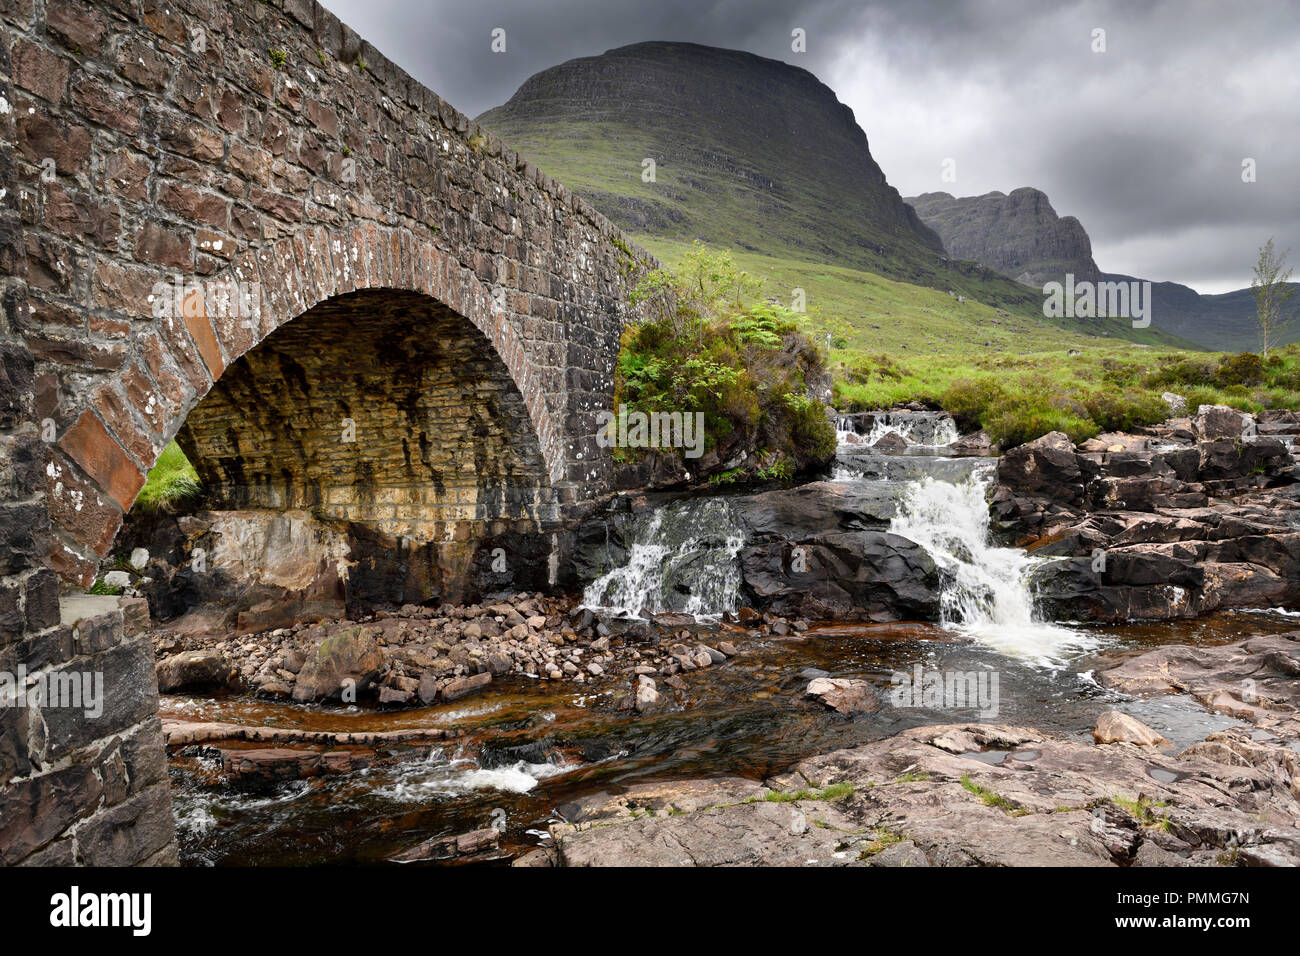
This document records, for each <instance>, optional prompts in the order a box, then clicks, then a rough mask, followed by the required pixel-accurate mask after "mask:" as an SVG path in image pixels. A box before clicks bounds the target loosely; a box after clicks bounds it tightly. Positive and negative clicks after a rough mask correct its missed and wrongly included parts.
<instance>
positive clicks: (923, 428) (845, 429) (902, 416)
mask: <svg viewBox="0 0 1300 956" xmlns="http://www.w3.org/2000/svg"><path fill="white" fill-rule="evenodd" d="M891 433H892V434H895V435H898V436H900V437H902V438H905V439H907V441H908V442H909V443H910V444H913V445H921V446H924V447H927V448H942V447H944V446H946V445H951V444H952V443H953V442H955V441H956V440H957V439H958V438H960V437H961V434H960V433H959V432H958V431H957V424H956V422H954V421H953V420H952V419H951V418H949V417H947V416H922V415H910V414H908V413H905V412H904V413H893V414H891V413H888V412H884V413H880V414H879V415H878V417H877V418H876V420H875V421H874V422H873V423H872V426H871V431H869V432H868V433H867V434H865V435H861V434H858V433H857V432H855V431H853V430H852V428H851V427H849V419H848V418H847V417H845V416H840V417H838V418H837V419H836V420H835V438H836V441H837V442H838V443H839V444H841V445H848V444H857V445H867V446H870V445H874V444H875V443H876V442H878V441H880V439H882V438H884V437H885V436H886V435H888V434H891ZM850 435H853V436H855V438H856V441H855V440H854V439H853V438H850V437H849V436H850Z"/></svg>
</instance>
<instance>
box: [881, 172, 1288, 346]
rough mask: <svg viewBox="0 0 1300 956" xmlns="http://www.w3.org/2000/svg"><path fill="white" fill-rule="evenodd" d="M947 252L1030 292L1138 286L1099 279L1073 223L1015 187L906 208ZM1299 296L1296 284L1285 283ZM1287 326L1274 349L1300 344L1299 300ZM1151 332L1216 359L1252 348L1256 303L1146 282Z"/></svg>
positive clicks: (1108, 275)
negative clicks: (1079, 284) (1065, 285)
mask: <svg viewBox="0 0 1300 956" xmlns="http://www.w3.org/2000/svg"><path fill="white" fill-rule="evenodd" d="M907 202H908V203H910V204H911V205H912V207H913V208H914V209H915V210H916V212H917V215H919V216H920V217H921V219H922V221H923V222H925V223H926V225H928V226H930V227H931V228H933V229H934V230H935V232H937V233H938V234H939V237H940V238H941V239H942V240H943V244H944V248H946V249H947V250H948V252H949V253H950V254H951V255H953V256H956V257H958V258H962V259H973V260H974V261H976V262H979V263H981V264H982V265H986V266H988V267H989V268H990V269H996V270H997V271H998V272H1001V273H1002V274H1003V275H1006V276H1010V277H1012V278H1014V279H1017V280H1018V281H1020V282H1024V283H1026V284H1029V285H1034V286H1040V287H1041V286H1042V284H1043V283H1044V282H1048V281H1051V280H1053V279H1057V280H1059V279H1060V278H1061V277H1062V276H1063V275H1065V274H1066V273H1073V275H1074V277H1075V280H1076V281H1080V280H1083V279H1087V280H1089V281H1094V282H1095V281H1104V282H1134V281H1137V282H1141V281H1144V280H1142V279H1137V278H1136V277H1134V276H1129V275H1121V274H1119V273H1112V272H1101V271H1100V270H1099V269H1098V268H1097V263H1096V262H1095V261H1094V260H1093V258H1092V242H1091V240H1089V238H1088V233H1087V232H1086V231H1085V230H1084V228H1083V224H1082V223H1080V222H1079V220H1078V219H1076V218H1074V217H1073V216H1057V215H1056V211H1055V210H1054V209H1052V204H1051V203H1050V202H1049V201H1048V199H1047V196H1046V195H1044V194H1043V193H1042V192H1041V191H1040V190H1037V189H1033V188H1030V187H1022V188H1020V189H1015V190H1012V191H1011V193H1010V194H1006V193H1000V192H991V193H986V194H985V195H983V196H967V197H962V198H958V197H955V196H950V195H949V194H948V193H924V194H922V195H920V196H915V197H913V198H911V199H908V200H907ZM1291 286H1292V288H1293V289H1297V290H1300V283H1292V284H1291ZM1286 309H1287V311H1288V313H1289V314H1290V316H1291V326H1290V328H1289V329H1287V330H1285V331H1284V333H1283V334H1282V336H1281V337H1280V339H1279V342H1278V344H1283V343H1287V342H1296V341H1300V295H1292V296H1291V298H1290V300H1288V302H1287V304H1286ZM1151 323H1152V328H1155V329H1158V330H1160V331H1162V332H1165V333H1168V334H1170V335H1174V336H1177V337H1179V338H1182V339H1186V340H1188V341H1190V342H1194V343H1196V344H1197V345H1200V346H1203V347H1205V348H1209V349H1215V350H1220V351H1232V352H1240V351H1249V350H1253V349H1256V348H1258V347H1259V335H1258V331H1257V328H1256V324H1255V298H1254V296H1253V295H1251V292H1250V290H1249V289H1238V290H1236V291H1234V292H1225V293H1223V294H1221V295H1201V294H1199V293H1198V292H1197V291H1196V290H1195V289H1193V288H1191V287H1189V286H1185V285H1180V284H1178V283H1177V282H1152V284H1151Z"/></svg>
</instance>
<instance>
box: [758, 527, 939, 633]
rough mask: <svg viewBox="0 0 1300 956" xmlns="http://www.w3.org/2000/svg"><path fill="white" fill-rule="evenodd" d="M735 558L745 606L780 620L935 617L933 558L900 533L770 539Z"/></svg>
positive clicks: (936, 599)
mask: <svg viewBox="0 0 1300 956" xmlns="http://www.w3.org/2000/svg"><path fill="white" fill-rule="evenodd" d="M740 561H741V575H742V579H743V585H744V589H745V592H746V593H747V594H749V595H752V599H751V601H750V603H751V604H752V605H753V606H754V607H756V608H759V609H761V610H765V611H769V612H771V613H772V614H776V615H780V616H783V617H789V618H796V617H798V618H807V619H810V620H864V619H865V620H870V621H876V622H888V621H902V620H935V619H936V618H937V616H938V613H939V591H940V587H941V582H940V576H939V571H938V569H937V567H936V566H935V564H934V560H933V559H932V558H931V557H930V555H929V553H928V552H927V551H926V550H925V549H924V548H923V547H921V546H920V545H919V544H917V543H916V542H914V541H910V540H908V539H907V538H904V537H901V536H900V535H896V534H890V533H888V532H884V531H855V532H844V533H835V534H822V535H816V536H814V537H810V538H806V539H804V540H802V541H799V542H798V543H797V544H791V543H788V542H771V543H768V544H761V545H756V546H753V547H749V548H745V549H743V550H742V551H741V553H740ZM742 623H744V622H743V620H742Z"/></svg>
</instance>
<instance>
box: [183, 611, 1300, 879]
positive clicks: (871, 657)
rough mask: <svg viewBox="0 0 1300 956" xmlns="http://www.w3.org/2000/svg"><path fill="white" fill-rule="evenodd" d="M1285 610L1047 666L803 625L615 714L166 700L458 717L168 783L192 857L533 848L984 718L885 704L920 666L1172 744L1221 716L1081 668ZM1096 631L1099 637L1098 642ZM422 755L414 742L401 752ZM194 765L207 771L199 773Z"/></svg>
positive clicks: (581, 695) (1066, 717) (1242, 631)
mask: <svg viewBox="0 0 1300 956" xmlns="http://www.w3.org/2000/svg"><path fill="white" fill-rule="evenodd" d="M1294 628H1295V621H1294V619H1288V618H1287V617H1284V616H1280V615H1269V614H1245V613H1228V614H1221V615H1217V616H1214V617H1209V618H1203V619H1200V620H1196V621H1181V622H1175V623H1168V624H1142V625H1126V626H1122V627H1114V628H1098V629H1097V632H1098V639H1099V640H1098V643H1099V648H1097V649H1093V650H1090V651H1087V652H1084V653H1074V654H1071V655H1069V656H1068V657H1067V659H1066V660H1065V661H1064V663H1063V665H1062V666H1061V667H1059V668H1058V669H1056V670H1050V669H1044V668H1042V667H1040V666H1037V665H1036V664H1035V662H1033V661H1031V660H1028V659H1024V658H1014V657H1008V656H1006V655H1004V654H1001V653H999V652H998V651H997V650H995V649H994V648H993V647H992V646H990V645H989V644H988V643H986V642H984V641H982V640H970V639H954V637H956V635H954V634H953V633H952V632H951V631H947V630H944V629H942V628H939V627H937V626H934V625H925V624H899V625H872V626H849V625H834V626H827V627H820V628H818V627H814V628H813V629H811V630H810V631H809V632H808V634H807V635H805V636H803V637H802V638H800V639H782V640H777V639H762V640H759V639H745V638H743V637H740V636H737V633H736V632H735V631H734V629H732V630H729V631H728V633H727V635H726V638H727V639H728V640H732V641H734V642H736V643H738V644H739V645H740V647H741V649H742V651H743V652H744V653H742V655H741V656H739V657H737V658H734V659H732V660H730V661H728V662H727V663H726V664H723V665H720V666H717V667H713V668H709V669H707V670H703V671H697V672H694V673H692V674H689V675H687V681H688V683H689V690H687V691H677V690H672V689H670V688H668V687H666V686H664V685H663V684H662V682H661V684H660V689H661V691H663V692H664V693H665V695H666V697H667V698H668V707H667V708H666V709H665V710H664V711H661V712H659V713H655V714H651V715H645V716H638V715H635V714H633V713H630V712H627V711H621V710H618V709H617V707H616V703H615V690H617V691H618V692H619V693H622V692H623V691H624V690H625V688H624V687H623V685H622V684H618V685H613V684H611V685H609V686H608V688H607V689H605V690H601V689H600V688H595V689H593V688H592V687H591V686H587V687H585V688H584V689H583V690H582V691H581V692H578V691H576V690H575V689H574V688H572V687H564V686H562V685H560V684H559V683H558V682H556V683H554V684H552V683H550V682H538V681H530V680H528V679H526V678H522V677H516V678H511V679H502V680H499V681H495V682H494V683H493V685H492V689H491V690H490V692H489V693H488V694H487V695H486V696H483V697H480V698H477V699H475V700H473V701H460V702H457V703H456V704H452V705H446V706H441V707H430V708H423V709H418V710H411V711H397V712H392V713H375V712H366V711H362V710H358V709H356V708H329V707H321V706H315V705H300V704H287V703H270V702H267V701H261V700H255V699H252V698H245V697H226V698H221V699H200V698H192V699H191V698H174V697H165V698H163V701H162V707H161V710H162V712H163V713H164V715H165V716H176V717H184V718H185V719H191V720H198V719H216V720H225V721H232V722H240V723H252V724H268V725H273V726H281V727H301V728H304V729H317V730H320V729H333V730H396V729H409V728H413V727H443V728H445V727H454V728H456V729H457V730H458V731H459V732H460V736H458V737H457V738H456V739H455V740H451V741H447V742H446V744H445V745H443V746H438V747H435V748H434V749H433V750H432V752H431V753H428V755H427V756H425V751H424V750H421V751H419V755H418V756H411V757H410V758H409V759H406V760H400V761H397V762H395V763H389V764H381V765H379V766H375V767H372V768H369V769H367V770H361V771H356V772H353V773H350V774H347V775H343V776H337V777H323V778H316V779H312V780H308V781H296V782H293V783H289V784H285V785H282V786H280V787H277V788H275V789H274V790H273V791H271V792H269V793H256V794H241V793H237V792H235V791H233V790H231V789H230V788H228V787H215V788H214V787H211V786H209V785H208V783H209V782H210V780H211V771H212V769H213V768H212V767H211V762H210V761H209V763H208V765H207V766H206V767H205V766H204V764H203V762H202V759H203V758H198V759H194V758H191V757H186V758H180V759H175V760H174V761H173V766H172V780H173V796H174V799H175V806H176V818H177V824H178V831H179V833H178V835H179V839H180V842H181V847H182V858H183V860H184V861H185V862H187V863H190V864H198V865H219V864H242V865H256V864H285V865H305V864H320V863H331V862H337V863H375V862H382V861H384V860H386V859H387V858H389V857H391V856H393V855H394V854H396V853H398V852H400V851H401V850H404V849H407V848H409V847H411V846H413V845H415V844H416V843H419V842H421V841H423V840H427V839H430V838H432V837H437V836H443V835H447V834H452V833H460V832H464V831H466V830H471V829H476V828H479V827H484V826H488V825H490V824H492V823H493V822H494V821H496V822H501V821H504V827H505V837H504V839H503V845H504V846H506V847H508V848H512V849H526V848H529V847H532V846H535V845H537V844H538V841H539V840H540V839H542V838H543V837H542V834H544V832H545V830H546V827H547V825H548V823H549V822H551V821H553V820H555V819H556V818H557V817H556V808H557V807H559V806H562V805H563V804H565V803H566V802H568V801H570V800H573V799H575V798H577V797H579V796H582V795H585V794H588V793H592V792H595V791H599V790H602V789H607V788H610V787H618V786H621V785H627V784H630V783H633V782H637V781H642V780H647V779H652V778H655V777H674V778H680V777H688V776H706V775H721V774H740V775H743V776H748V777H751V778H763V777H766V776H769V775H771V774H775V773H779V772H781V771H783V770H785V769H787V768H788V767H789V766H790V765H792V764H793V763H795V762H797V761H798V760H800V759H802V758H804V757H807V756H810V755H813V754H817V753H823V752H826V751H829V750H834V749H837V748H841V747H851V746H855V745H858V744H862V743H865V742H868V741H870V740H875V739H879V738H881V737H885V736H888V735H891V734H894V733H897V732H898V731H900V730H903V729H906V728H908V727H912V726H917V725H920V724H925V723H948V722H952V721H968V720H979V719H981V718H980V717H979V716H978V715H977V714H976V713H975V711H973V710H947V711H935V710H926V709H921V708H902V707H895V706H893V705H892V704H891V703H889V702H888V690H889V687H890V680H891V675H892V674H893V673H894V672H895V671H910V669H911V668H912V667H913V666H914V665H916V664H920V665H921V666H922V667H923V668H927V669H937V670H941V671H953V670H957V671H973V670H974V671H979V670H990V669H991V670H996V671H997V672H998V673H999V675H1000V701H999V703H1000V709H999V712H998V714H997V715H996V716H994V717H989V718H983V719H986V720H989V721H993V722H997V723H1002V724H1020V725H1027V726H1031V727H1035V728H1037V729H1040V730H1043V731H1045V732H1048V733H1052V734H1056V735H1060V736H1064V737H1067V738H1074V739H1078V740H1087V739H1090V733H1091V729H1092V727H1093V726H1094V724H1095V722H1096V717H1097V715H1098V714H1099V713H1100V712H1101V711H1102V710H1106V709H1109V708H1110V707H1114V706H1120V707H1122V709H1124V710H1125V711H1127V712H1129V713H1132V714H1134V716H1137V717H1138V718H1139V719H1140V720H1142V721H1144V722H1145V723H1148V724H1150V725H1151V726H1152V727H1154V728H1155V729H1156V730H1158V731H1159V732H1160V733H1162V734H1163V735H1164V736H1166V737H1168V738H1169V739H1170V740H1172V741H1173V742H1174V743H1175V744H1178V745H1180V746H1183V745H1186V744H1187V743H1191V742H1193V741H1194V740H1198V739H1200V738H1201V737H1203V736H1204V734H1205V733H1208V732H1209V731H1210V730H1213V729H1218V728H1219V727H1221V726H1224V725H1225V724H1224V723H1223V718H1219V717H1214V716H1212V715H1207V714H1205V713H1204V711H1202V710H1201V709H1200V708H1199V707H1196V706H1195V705H1192V704H1191V703H1190V702H1189V701H1188V700H1187V699H1186V698H1181V697H1173V698H1154V699H1151V700H1145V701H1130V700H1128V699H1127V698H1124V697H1122V696H1121V695H1117V694H1115V693H1114V692H1112V691H1109V690H1106V689H1104V688H1101V687H1100V686H1098V684H1097V683H1096V681H1095V680H1093V678H1092V673H1093V672H1094V671H1095V670H1096V668H1097V666H1098V664H1099V663H1100V661H1101V656H1102V655H1105V656H1106V657H1111V656H1113V655H1114V654H1116V653H1122V652H1129V651H1136V650H1144V649H1149V648H1151V647H1154V646H1157V645H1160V644H1166V643H1195V644H1205V645H1208V644H1219V643H1226V642H1229V641H1234V640H1240V639H1241V638H1242V637H1245V636H1247V635H1249V634H1254V633H1269V632H1272V633H1276V632H1281V631H1287V630H1293V629H1294ZM1100 645H1104V648H1102V647H1101V646H1100ZM809 667H813V668H818V669H820V670H825V671H828V672H829V673H831V674H832V675H833V676H836V677H856V678H862V679H866V680H869V681H871V682H872V683H873V684H875V685H876V686H877V687H878V689H879V690H880V693H881V697H882V698H883V699H884V700H885V704H884V706H882V708H881V709H880V710H879V711H878V712H876V713H870V714H862V715H858V716H856V717H854V718H851V719H850V718H845V717H841V716H839V715H837V714H834V713H832V712H830V711H828V710H826V709H825V708H824V707H822V706H821V705H820V704H818V703H816V702H814V701H811V700H809V699H808V698H806V697H805V696H804V693H803V691H804V688H805V687H806V686H807V678H806V677H801V676H799V673H800V671H801V670H803V669H805V668H809ZM415 753H416V751H415V750H412V754H415ZM205 770H206V771H207V772H206V773H205Z"/></svg>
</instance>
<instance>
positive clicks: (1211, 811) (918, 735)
mask: <svg viewBox="0 0 1300 956" xmlns="http://www.w3.org/2000/svg"><path fill="white" fill-rule="evenodd" d="M1298 676H1300V632H1292V633H1289V634H1281V635H1274V636H1270V637H1261V638H1252V639H1249V640H1247V641H1241V642H1237V643H1234V644H1230V645H1226V646H1223V647H1216V648H1195V647H1185V646H1171V647H1166V648H1162V649H1160V650H1158V651H1154V652H1149V653H1146V654H1141V655H1138V656H1135V657H1132V658H1130V659H1127V660H1125V661H1123V662H1121V663H1117V664H1115V665H1113V666H1112V667H1110V668H1109V669H1107V670H1105V671H1103V672H1102V675H1101V680H1102V682H1103V683H1104V684H1106V685H1108V686H1116V687H1118V686H1122V687H1126V688H1129V689H1131V690H1135V691H1138V692H1140V693H1164V692H1175V691H1186V692H1189V693H1192V694H1193V695H1194V696H1196V697H1197V699H1198V700H1201V701H1202V702H1203V703H1205V704H1206V705H1207V706H1208V707H1210V709H1212V710H1214V711H1216V712H1220V713H1229V714H1231V715H1233V716H1235V717H1240V718H1242V719H1244V720H1246V721H1247V722H1248V726H1241V727H1233V728H1230V729H1226V730H1222V731H1219V732H1216V733H1212V734H1210V735H1209V736H1208V737H1207V738H1206V739H1205V740H1203V741H1201V742H1199V743H1195V744H1193V745H1192V746H1190V747H1185V748H1181V749H1179V748H1173V747H1172V746H1170V744H1169V741H1168V740H1165V739H1163V738H1161V737H1160V736H1159V735H1158V734H1156V733H1154V732H1153V731H1151V729H1150V728H1148V727H1146V726H1145V725H1143V724H1142V723H1141V722H1139V721H1137V720H1135V719H1134V718H1132V717H1129V716H1127V715H1124V714H1122V713H1121V712H1118V711H1107V712H1106V713H1104V714H1103V715H1102V716H1101V719H1100V720H1099V722H1098V726H1097V728H1096V730H1095V731H1094V738H1095V741H1094V742H1092V743H1085V742H1080V741H1072V740H1063V739H1059V738H1056V737H1052V736H1050V735H1047V734H1044V733H1042V732H1040V731H1037V730H1034V729H1032V728H1028V727H1018V726H1003V725H999V724H993V723H980V724H971V723H957V724H940V725H934V726H925V727H918V728H914V729H912V730H908V731H904V732H903V733H900V734H897V735H895V736H892V737H889V738H886V739H884V740H880V741H876V742H874V743H871V744H868V745H865V746H862V747H857V748H853V749H848V750H839V751H835V752H833V753H829V754H826V755H823V756H818V757H813V758H811V759H808V760H804V761H801V762H799V763H798V764H796V765H795V767H794V768H792V769H791V770H790V771H788V772H786V773H782V774H779V775H776V776H774V777H771V778H768V779H767V780H764V781H762V782H758V781H754V780H747V779H743V778H736V777H720V778H705V779H693V780H681V781H670V782H661V783H648V784H640V785H636V786H633V787H629V788H626V789H623V790H620V791H617V792H613V791H604V792H600V793H596V794H592V795H590V796H587V797H584V798H582V799H580V800H577V801H574V802H573V803H572V804H569V805H566V806H563V807H561V808H560V812H561V813H562V814H563V815H564V817H565V821H564V822H562V823H557V824H554V825H552V826H551V828H550V836H551V838H552V842H551V844H550V845H549V846H547V847H544V848H540V849H538V850H535V851H533V852H531V853H529V854H527V855H525V856H523V857H521V858H520V859H518V860H517V861H516V865H521V866H533V865H547V866H552V865H554V866H631V865H641V866H644V865H662V866H727V865H731V866H740V865H782V866H864V865H865V866H1105V865H1112V866H1197V865H1208V866H1215V865H1230V864H1240V865H1250V866H1279V865H1281V866H1295V865H1297V864H1300V802H1297V800H1298V798H1300V722H1298V720H1297V718H1298V716H1300V713H1298V710H1297V707H1298V705H1300V680H1297V677H1298Z"/></svg>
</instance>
